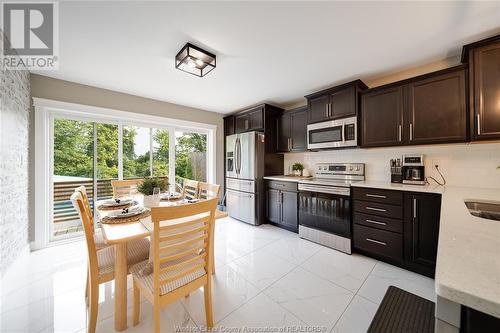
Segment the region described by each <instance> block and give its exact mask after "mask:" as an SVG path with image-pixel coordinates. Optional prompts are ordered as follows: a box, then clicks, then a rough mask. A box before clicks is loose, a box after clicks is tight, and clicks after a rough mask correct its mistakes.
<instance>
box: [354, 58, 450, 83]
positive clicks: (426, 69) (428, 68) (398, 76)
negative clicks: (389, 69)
mask: <svg viewBox="0 0 500 333" xmlns="http://www.w3.org/2000/svg"><path fill="white" fill-rule="evenodd" d="M457 65H460V56H456V57H450V58H446V59H443V60H439V61H435V62H431V63H428V64H424V65H421V66H416V67H411V68H408V69H404V70H400V71H397V72H393V73H388V74H386V75H377V76H374V77H366V78H361V79H362V80H363V82H364V83H366V85H367V86H368V87H370V88H374V87H378V86H382V85H384V84H388V83H392V82H396V81H400V80H405V79H409V78H412V77H415V76H419V75H423V74H427V73H431V72H435V71H439V70H441V69H446V68H449V67H453V66H457Z"/></svg>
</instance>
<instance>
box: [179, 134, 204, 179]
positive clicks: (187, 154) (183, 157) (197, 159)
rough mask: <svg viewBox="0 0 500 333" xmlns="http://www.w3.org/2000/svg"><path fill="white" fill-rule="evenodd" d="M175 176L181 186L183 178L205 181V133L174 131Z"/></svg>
mask: <svg viewBox="0 0 500 333" xmlns="http://www.w3.org/2000/svg"><path fill="white" fill-rule="evenodd" d="M175 178H176V182H177V183H178V184H179V186H181V184H182V181H183V179H193V180H197V181H201V182H206V181H207V135H206V134H203V133H195V132H187V131H176V132H175Z"/></svg>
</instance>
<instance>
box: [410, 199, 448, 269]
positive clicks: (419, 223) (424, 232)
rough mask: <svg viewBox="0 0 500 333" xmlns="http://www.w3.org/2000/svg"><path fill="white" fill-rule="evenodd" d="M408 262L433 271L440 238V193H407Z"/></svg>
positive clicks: (416, 266)
mask: <svg viewBox="0 0 500 333" xmlns="http://www.w3.org/2000/svg"><path fill="white" fill-rule="evenodd" d="M404 204H405V207H404V214H405V218H404V246H405V249H404V253H405V261H406V262H407V263H408V264H409V265H411V266H414V267H415V269H420V270H422V271H425V272H428V274H427V275H430V274H434V271H435V268H436V256H437V245H438V237H439V217H440V214H441V195H440V194H432V193H414V192H409V193H405V198H404Z"/></svg>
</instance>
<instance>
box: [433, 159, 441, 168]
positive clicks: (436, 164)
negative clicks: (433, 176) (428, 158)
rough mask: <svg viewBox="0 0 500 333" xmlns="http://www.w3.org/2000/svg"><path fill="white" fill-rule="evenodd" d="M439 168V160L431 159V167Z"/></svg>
mask: <svg viewBox="0 0 500 333" xmlns="http://www.w3.org/2000/svg"><path fill="white" fill-rule="evenodd" d="M436 167H437V168H441V163H440V162H439V160H433V161H432V169H433V170H436V169H437V168H436Z"/></svg>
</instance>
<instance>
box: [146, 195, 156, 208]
mask: <svg viewBox="0 0 500 333" xmlns="http://www.w3.org/2000/svg"><path fill="white" fill-rule="evenodd" d="M143 204H144V207H156V206H159V205H160V196H159V195H154V194H153V195H145V196H144V202H143Z"/></svg>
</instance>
